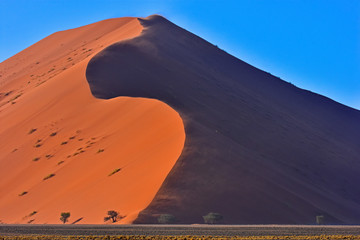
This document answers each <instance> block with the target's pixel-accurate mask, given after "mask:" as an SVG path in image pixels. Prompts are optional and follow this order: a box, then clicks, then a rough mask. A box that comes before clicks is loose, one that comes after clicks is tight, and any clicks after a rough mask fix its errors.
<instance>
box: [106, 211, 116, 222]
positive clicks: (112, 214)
mask: <svg viewBox="0 0 360 240" xmlns="http://www.w3.org/2000/svg"><path fill="white" fill-rule="evenodd" d="M107 214H108V216H107V217H104V222H106V221H109V220H110V219H111V220H112V222H113V223H114V222H116V221H117V220H118V216H119V213H118V212H117V211H114V210H110V211H108V212H107Z"/></svg>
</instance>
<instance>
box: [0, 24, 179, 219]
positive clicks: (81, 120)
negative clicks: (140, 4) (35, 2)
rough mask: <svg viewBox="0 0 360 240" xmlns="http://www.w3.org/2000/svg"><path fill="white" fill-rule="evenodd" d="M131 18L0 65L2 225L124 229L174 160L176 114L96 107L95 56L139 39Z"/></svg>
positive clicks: (152, 104) (128, 105) (160, 106)
mask: <svg viewBox="0 0 360 240" xmlns="http://www.w3.org/2000/svg"><path fill="white" fill-rule="evenodd" d="M142 30H143V27H142V26H141V24H139V21H138V20H137V19H136V18H119V19H109V20H105V21H101V22H97V23H94V24H90V25H87V26H84V27H80V28H76V29H71V30H67V31H62V32H57V33H54V34H52V35H50V36H49V37H47V38H45V39H43V40H41V41H39V42H37V43H36V44H34V45H32V46H30V47H29V48H27V49H25V50H24V51H22V52H20V53H18V54H16V55H15V56H13V57H11V58H10V59H8V60H6V61H4V62H2V63H1V64H0V75H1V77H0V126H1V127H0V139H1V145H0V175H1V180H0V221H1V222H2V223H39V224H42V223H61V222H60V220H59V218H60V213H61V212H70V213H71V217H70V219H69V223H73V222H77V223H80V224H81V223H104V221H103V219H104V217H105V216H106V214H107V211H108V210H116V211H119V213H120V214H121V215H122V216H125V217H124V218H123V219H121V220H120V223H131V222H132V221H133V220H134V219H136V217H137V215H138V213H139V211H141V210H143V209H144V208H145V207H146V206H147V205H148V204H149V203H150V202H151V201H152V199H153V197H154V196H155V194H156V192H157V191H158V189H159V188H160V186H161V184H162V182H163V181H164V179H165V177H166V176H167V174H168V173H169V171H170V169H171V168H172V167H173V165H174V164H175V162H176V160H177V159H178V157H179V156H180V154H181V151H182V148H183V145H184V141H185V133H184V127H183V123H182V119H181V118H180V116H179V114H178V113H177V112H176V111H174V110H173V109H171V108H170V107H169V106H167V105H166V104H164V103H162V102H160V101H158V100H151V99H144V98H136V99H134V98H126V97H121V98H113V99H109V100H101V99H96V98H94V97H93V96H92V94H91V92H90V90H89V86H88V83H87V80H86V77H85V70H86V67H87V64H88V61H89V60H90V59H91V57H92V56H94V55H95V54H97V53H98V52H100V51H101V50H102V49H104V48H105V47H107V46H108V45H111V44H113V43H115V42H118V41H121V40H124V39H131V38H133V37H136V36H138V35H139V34H140V33H141V31H142Z"/></svg>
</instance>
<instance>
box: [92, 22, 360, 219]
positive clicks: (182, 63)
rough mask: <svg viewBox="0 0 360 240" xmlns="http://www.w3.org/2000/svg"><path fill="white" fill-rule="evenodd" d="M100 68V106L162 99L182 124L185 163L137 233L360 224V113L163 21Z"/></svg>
mask: <svg viewBox="0 0 360 240" xmlns="http://www.w3.org/2000/svg"><path fill="white" fill-rule="evenodd" d="M140 22H141V24H142V25H143V26H144V28H145V29H144V31H143V33H142V34H141V35H140V36H138V37H136V38H133V39H130V40H127V41H123V42H120V43H116V44H113V45H112V46H109V47H107V48H106V49H104V50H103V51H102V52H100V53H99V54H97V55H96V56H94V57H93V58H92V59H91V61H90V62H89V64H88V67H87V71H86V76H87V80H88V81H89V84H90V87H91V91H92V93H93V94H94V95H95V96H96V97H98V98H104V99H108V98H113V97H116V96H130V97H146V98H154V99H159V100H161V101H163V102H165V103H167V104H169V105H170V106H171V107H173V108H174V109H176V110H177V111H178V112H179V113H180V115H181V117H182V118H183V121H184V125H185V131H186V142H185V147H184V150H183V152H182V155H181V157H180V159H179V160H178V161H177V162H176V164H175V166H174V168H173V169H172V170H171V172H170V174H169V175H168V176H167V178H166V180H165V181H164V183H163V184H162V186H161V188H160V190H159V192H158V193H157V194H156V196H155V198H154V199H153V201H152V202H151V204H150V205H149V206H148V207H147V208H146V209H145V210H144V211H142V212H141V214H140V215H139V217H138V218H137V220H136V221H135V222H136V223H150V222H155V221H156V217H157V216H158V215H159V214H162V213H170V214H173V215H174V216H175V217H176V218H177V219H178V221H179V222H181V223H201V222H202V216H203V215H205V214H207V213H208V212H219V213H221V214H222V215H223V216H224V222H226V223H241V224H253V223H254V224H255V223H260V224H265V223H286V224H295V223H296V224H298V223H305V224H311V223H314V222H315V216H316V215H320V214H322V215H324V216H325V219H326V222H327V223H360V189H359V187H358V183H359V182H360V161H359V160H360V159H359V156H360V142H359V139H360V125H359V122H360V112H359V111H358V110H355V109H351V108H349V107H346V106H344V105H341V104H339V103H336V102H334V101H332V100H331V99H328V98H326V97H323V96H320V95H317V94H314V93H311V92H309V91H305V90H302V89H299V88H297V87H295V86H293V85H291V84H289V83H287V82H284V81H282V80H281V79H279V78H276V77H274V76H272V75H270V74H268V73H266V72H263V71H261V70H259V69H256V68H254V67H252V66H250V65H248V64H246V63H244V62H242V61H240V60H238V59H236V58H234V57H233V56H231V55H229V54H227V53H226V52H224V51H222V50H220V49H218V48H217V47H216V46H213V45H211V44H209V43H208V42H206V41H204V40H203V39H201V38H199V37H197V36H195V35H193V34H191V33H189V32H187V31H185V30H183V29H181V28H179V27H177V26H175V25H174V24H172V23H170V22H168V21H167V20H166V19H164V18H162V17H160V16H152V17H149V18H147V19H140Z"/></svg>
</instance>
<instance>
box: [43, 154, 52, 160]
mask: <svg viewBox="0 0 360 240" xmlns="http://www.w3.org/2000/svg"><path fill="white" fill-rule="evenodd" d="M45 157H46V158H47V159H49V158H52V157H53V155H51V154H47V155H46V156H45Z"/></svg>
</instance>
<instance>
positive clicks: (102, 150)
mask: <svg viewBox="0 0 360 240" xmlns="http://www.w3.org/2000/svg"><path fill="white" fill-rule="evenodd" d="M104 151H105V149H99V150H98V151H97V153H102V152H104Z"/></svg>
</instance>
